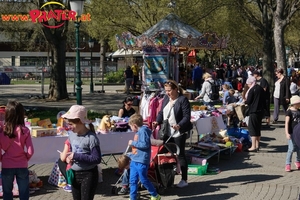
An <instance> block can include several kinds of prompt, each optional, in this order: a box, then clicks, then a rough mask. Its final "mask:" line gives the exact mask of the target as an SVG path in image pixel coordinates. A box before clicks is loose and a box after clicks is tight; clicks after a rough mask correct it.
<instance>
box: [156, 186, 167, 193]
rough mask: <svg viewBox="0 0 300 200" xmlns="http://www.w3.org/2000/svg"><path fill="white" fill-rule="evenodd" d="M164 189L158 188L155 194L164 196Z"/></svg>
mask: <svg viewBox="0 0 300 200" xmlns="http://www.w3.org/2000/svg"><path fill="white" fill-rule="evenodd" d="M165 191H166V189H165V188H164V187H158V188H157V193H158V194H165Z"/></svg>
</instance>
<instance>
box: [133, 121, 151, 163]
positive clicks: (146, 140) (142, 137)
mask: <svg viewBox="0 0 300 200" xmlns="http://www.w3.org/2000/svg"><path fill="white" fill-rule="evenodd" d="M151 134H152V132H151V130H150V129H149V128H148V127H146V126H142V127H140V128H139V130H138V132H137V133H136V134H135V135H134V139H133V141H132V143H131V145H132V152H131V155H130V158H131V160H132V161H134V162H138V163H143V164H145V165H149V164H150V156H151V140H150V137H151Z"/></svg>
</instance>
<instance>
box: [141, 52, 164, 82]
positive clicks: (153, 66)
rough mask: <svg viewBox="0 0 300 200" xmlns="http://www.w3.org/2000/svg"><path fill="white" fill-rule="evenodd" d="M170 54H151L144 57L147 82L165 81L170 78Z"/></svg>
mask: <svg viewBox="0 0 300 200" xmlns="http://www.w3.org/2000/svg"><path fill="white" fill-rule="evenodd" d="M168 62H169V60H168V56H167V55H149V56H145V57H144V76H145V82H146V84H149V83H150V82H157V81H159V82H161V83H164V82H166V81H167V80H168V74H169V69H168V66H169V64H168Z"/></svg>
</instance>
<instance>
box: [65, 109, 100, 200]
mask: <svg viewBox="0 0 300 200" xmlns="http://www.w3.org/2000/svg"><path fill="white" fill-rule="evenodd" d="M62 118H64V119H65V120H66V122H67V124H68V125H69V128H70V130H72V131H71V132H70V134H69V141H70V144H71V152H70V153H68V156H67V159H66V161H67V163H71V164H72V167H71V169H70V170H68V171H67V177H68V183H71V185H72V195H73V199H75V200H83V199H93V198H94V195H95V192H96V188H97V183H98V176H99V175H98V168H97V164H99V163H100V162H101V151H100V142H99V139H98V137H97V136H96V134H95V130H94V126H93V125H92V124H91V123H90V121H89V120H88V118H87V111H86V108H85V107H84V106H81V105H73V106H72V107H71V108H70V109H69V111H68V112H67V113H66V114H64V115H62ZM85 124H89V127H90V128H89V129H88V128H87V127H86V126H85Z"/></svg>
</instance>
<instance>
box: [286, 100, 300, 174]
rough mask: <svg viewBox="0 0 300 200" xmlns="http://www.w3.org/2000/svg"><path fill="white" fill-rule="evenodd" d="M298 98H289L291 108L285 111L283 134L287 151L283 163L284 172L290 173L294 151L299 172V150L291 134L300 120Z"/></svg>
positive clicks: (299, 101) (299, 102)
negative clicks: (286, 143)
mask: <svg viewBox="0 0 300 200" xmlns="http://www.w3.org/2000/svg"><path fill="white" fill-rule="evenodd" d="M299 108H300V97H299V96H292V98H291V106H290V108H289V109H288V110H287V111H286V114H285V134H286V138H287V139H288V151H287V155H286V161H285V171H286V172H290V171H291V162H292V154H293V152H294V151H296V153H297V156H296V162H295V165H296V168H297V169H298V170H300V150H299V149H298V147H297V146H296V145H295V142H294V141H293V137H292V133H293V128H294V127H295V126H296V125H297V124H298V123H299V120H300V111H299Z"/></svg>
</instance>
